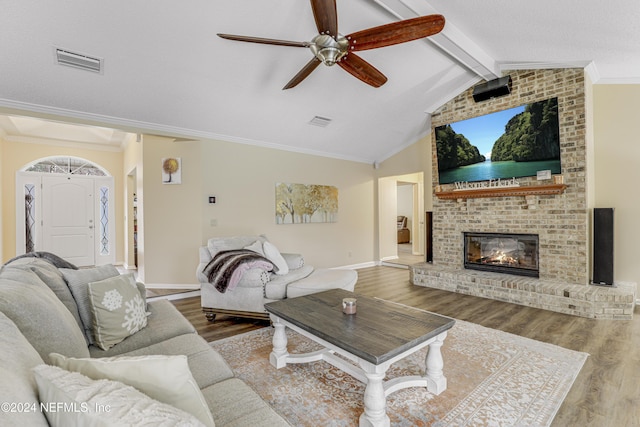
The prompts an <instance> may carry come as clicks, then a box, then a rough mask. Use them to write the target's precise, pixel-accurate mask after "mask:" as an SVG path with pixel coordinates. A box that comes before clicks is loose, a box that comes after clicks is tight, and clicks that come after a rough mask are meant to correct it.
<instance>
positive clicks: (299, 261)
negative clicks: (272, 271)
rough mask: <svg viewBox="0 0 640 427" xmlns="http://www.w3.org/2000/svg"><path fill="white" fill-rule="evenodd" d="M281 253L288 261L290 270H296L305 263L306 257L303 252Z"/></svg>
mask: <svg viewBox="0 0 640 427" xmlns="http://www.w3.org/2000/svg"><path fill="white" fill-rule="evenodd" d="M280 255H282V258H284V260H285V261H286V262H287V265H288V266H289V270H295V269H297V268H301V267H302V266H303V265H304V257H303V256H302V254H288V253H286V252H281V253H280Z"/></svg>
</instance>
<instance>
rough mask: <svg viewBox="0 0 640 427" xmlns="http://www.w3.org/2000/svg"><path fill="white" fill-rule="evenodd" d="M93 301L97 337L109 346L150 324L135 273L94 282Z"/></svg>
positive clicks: (100, 343)
mask: <svg viewBox="0 0 640 427" xmlns="http://www.w3.org/2000/svg"><path fill="white" fill-rule="evenodd" d="M88 287H89V301H90V305H91V314H92V318H93V328H92V329H93V338H94V340H95V343H96V345H97V346H98V347H100V348H101V349H103V350H108V349H109V348H111V347H113V346H114V345H116V344H118V343H119V342H121V341H122V340H124V339H125V338H127V337H128V336H130V335H133V334H135V333H136V332H138V331H139V330H141V329H142V328H144V327H145V326H147V312H146V306H145V302H144V300H143V299H142V297H141V296H140V292H139V291H138V287H137V286H136V281H135V279H134V277H133V274H123V275H119V276H114V277H109V278H108V279H104V280H101V281H99V282H91V283H89V284H88Z"/></svg>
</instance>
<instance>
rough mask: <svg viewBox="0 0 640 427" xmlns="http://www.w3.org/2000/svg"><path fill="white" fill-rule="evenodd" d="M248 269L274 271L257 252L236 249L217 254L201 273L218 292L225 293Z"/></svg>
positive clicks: (271, 265)
mask: <svg viewBox="0 0 640 427" xmlns="http://www.w3.org/2000/svg"><path fill="white" fill-rule="evenodd" d="M250 268H262V269H264V270H266V271H271V270H273V269H274V265H273V264H272V263H271V261H269V260H268V259H266V258H265V257H263V256H262V255H260V254H259V253H257V252H254V251H250V250H248V249H236V250H228V251H220V252H218V253H217V254H216V255H215V256H214V257H213V258H212V259H211V261H209V263H208V264H207V265H206V266H205V267H204V269H203V270H202V272H203V273H204V275H205V276H206V277H207V279H208V280H209V283H211V284H212V285H213V286H214V287H215V288H216V290H217V291H218V292H220V293H225V292H226V291H227V290H230V289H233V288H234V287H235V286H236V285H237V284H238V282H239V281H240V279H241V278H242V274H244V272H245V271H246V270H248V269H250Z"/></svg>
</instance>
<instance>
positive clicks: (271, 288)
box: [264, 265, 313, 300]
mask: <svg viewBox="0 0 640 427" xmlns="http://www.w3.org/2000/svg"><path fill="white" fill-rule="evenodd" d="M312 272H313V267H312V266H310V265H305V266H303V267H302V268H298V269H297V270H290V271H289V274H287V275H286V276H278V275H275V274H272V275H271V281H269V283H267V285H266V286H265V288H264V295H265V297H267V298H269V299H274V300H278V299H284V298H286V297H287V286H288V285H289V283H293V282H295V281H296V280H300V279H304V278H305V277H307V276H308V275H310V274H311V273H312Z"/></svg>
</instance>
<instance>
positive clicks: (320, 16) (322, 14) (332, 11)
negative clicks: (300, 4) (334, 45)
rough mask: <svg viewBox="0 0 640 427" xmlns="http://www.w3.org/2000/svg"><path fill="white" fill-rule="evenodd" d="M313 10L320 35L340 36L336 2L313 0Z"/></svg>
mask: <svg viewBox="0 0 640 427" xmlns="http://www.w3.org/2000/svg"><path fill="white" fill-rule="evenodd" d="M311 9H312V10H313V17H314V18H315V19H316V27H318V32H319V33H320V34H327V33H328V34H329V35H331V36H333V37H335V36H336V35H338V10H337V8H336V0H311Z"/></svg>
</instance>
